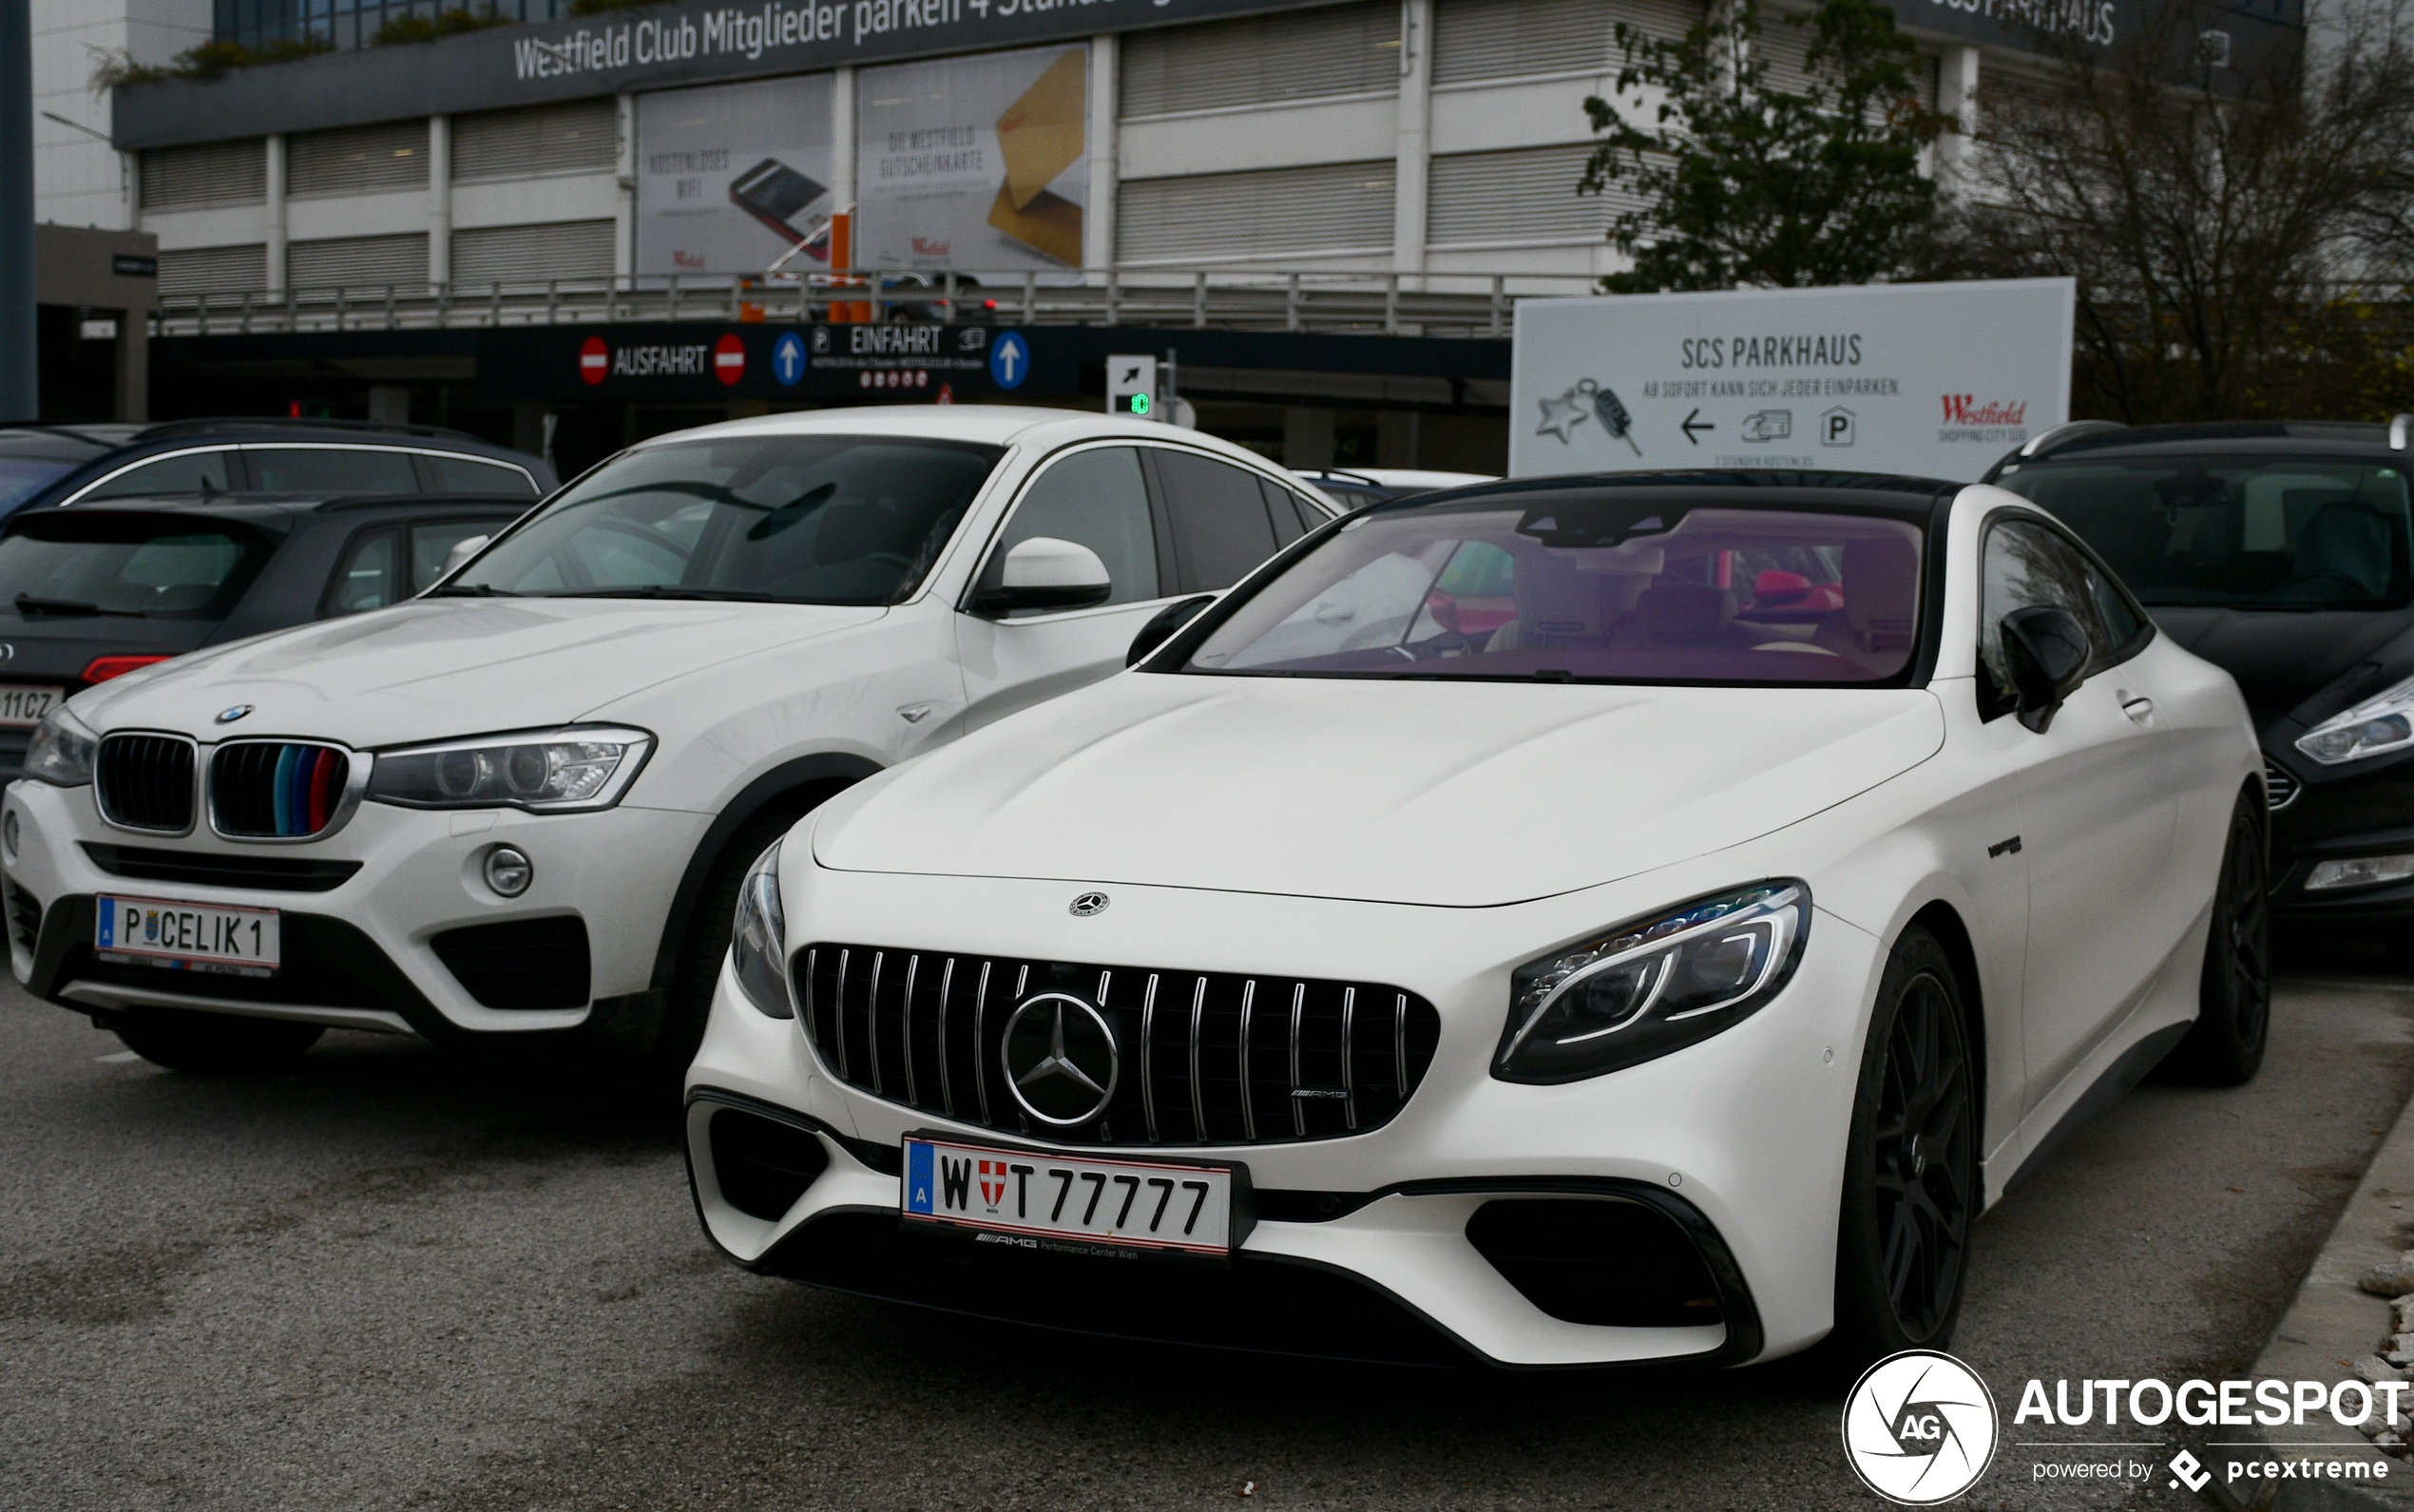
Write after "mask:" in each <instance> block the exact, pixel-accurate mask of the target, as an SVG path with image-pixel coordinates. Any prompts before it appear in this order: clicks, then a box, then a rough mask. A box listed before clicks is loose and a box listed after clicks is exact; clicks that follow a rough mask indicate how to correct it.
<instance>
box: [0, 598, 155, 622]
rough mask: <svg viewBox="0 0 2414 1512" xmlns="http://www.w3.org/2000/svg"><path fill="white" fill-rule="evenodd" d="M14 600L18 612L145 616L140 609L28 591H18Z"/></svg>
mask: <svg viewBox="0 0 2414 1512" xmlns="http://www.w3.org/2000/svg"><path fill="white" fill-rule="evenodd" d="M16 602H17V612H18V613H19V614H57V615H89V614H105V615H111V616H114V617H116V618H118V619H123V620H141V619H145V618H147V616H145V615H144V613H143V611H142V610H140V609H104V608H102V607H101V606H100V605H99V604H97V603H85V602H84V601H82V600H80V599H37V598H35V597H34V596H33V595H32V594H30V593H20V594H18V595H17V601H16Z"/></svg>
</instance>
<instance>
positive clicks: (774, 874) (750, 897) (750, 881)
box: [729, 840, 796, 1019]
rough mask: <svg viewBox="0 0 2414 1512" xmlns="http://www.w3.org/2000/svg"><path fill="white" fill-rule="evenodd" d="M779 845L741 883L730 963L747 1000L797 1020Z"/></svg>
mask: <svg viewBox="0 0 2414 1512" xmlns="http://www.w3.org/2000/svg"><path fill="white" fill-rule="evenodd" d="M779 847H780V842H779V841H777V840H774V841H773V842H772V843H771V849H770V850H768V851H765V852H763V853H762V854H760V855H758V856H757V857H755V864H754V865H753V866H750V867H748V868H747V869H746V880H745V881H743V882H741V883H739V884H738V920H737V927H736V928H734V929H732V930H731V931H730V936H729V964H730V967H731V969H732V970H734V971H735V972H737V974H738V986H739V987H740V988H741V989H742V990H743V991H744V992H745V994H746V1001H747V1002H749V1003H752V1004H753V1005H755V1006H756V1007H757V1008H760V1009H761V1010H762V1011H763V1012H764V1013H766V1014H768V1015H770V1016H771V1017H772V1018H775V1019H793V1018H795V1016H796V1008H795V1004H794V1003H792V1002H790V1001H789V997H788V972H787V968H786V962H787V959H788V916H787V914H786V913H785V912H784V911H782V909H780V907H779Z"/></svg>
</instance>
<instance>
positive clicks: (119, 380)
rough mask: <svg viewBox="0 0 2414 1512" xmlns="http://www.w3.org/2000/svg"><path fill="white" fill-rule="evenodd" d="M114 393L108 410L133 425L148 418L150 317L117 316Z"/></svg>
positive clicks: (129, 313)
mask: <svg viewBox="0 0 2414 1512" xmlns="http://www.w3.org/2000/svg"><path fill="white" fill-rule="evenodd" d="M115 360H116V367H117V373H116V384H115V389H116V392H115V394H114V395H113V402H112V404H111V409H112V411H114V412H115V414H116V416H117V418H118V419H120V420H124V421H130V422H133V423H135V424H141V423H142V422H144V421H145V420H148V419H149V418H150V417H151V313H150V312H149V311H147V310H120V311H119V312H118V313H117V352H116V354H115Z"/></svg>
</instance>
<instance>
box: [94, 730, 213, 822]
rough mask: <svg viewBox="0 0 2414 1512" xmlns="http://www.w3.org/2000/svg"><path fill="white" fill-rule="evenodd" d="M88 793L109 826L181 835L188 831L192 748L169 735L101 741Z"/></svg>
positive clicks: (191, 788) (191, 820) (191, 799)
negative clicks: (90, 792)
mask: <svg viewBox="0 0 2414 1512" xmlns="http://www.w3.org/2000/svg"><path fill="white" fill-rule="evenodd" d="M92 790H93V794H94V796H95V798H96V799H97V800H98V801H99V803H100V805H101V816H102V817H103V818H105V819H107V820H108V821H109V822H110V823H111V824H114V825H117V826H118V827H119V828H121V829H126V830H150V831H153V832H155V833H160V834H182V833H184V832H185V831H187V830H189V829H191V828H192V827H193V742H192V741H190V740H186V739H182V738H181V737H177V736H172V735H112V736H105V737H102V740H101V752H100V756H99V759H98V762H97V764H96V765H95V767H94V768H93V773H92Z"/></svg>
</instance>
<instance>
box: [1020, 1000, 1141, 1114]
mask: <svg viewBox="0 0 2414 1512" xmlns="http://www.w3.org/2000/svg"><path fill="white" fill-rule="evenodd" d="M998 1053H999V1056H1000V1059H1001V1060H1002V1061H1003V1062H1004V1063H1005V1066H1006V1089H1007V1090H1008V1091H1010V1092H1012V1093H1013V1094H1014V1101H1016V1102H1018V1103H1020V1104H1022V1107H1023V1111H1024V1112H1025V1113H1027V1114H1029V1115H1030V1116H1031V1117H1032V1118H1034V1119H1037V1120H1039V1121H1040V1122H1042V1123H1044V1124H1047V1125H1048V1126H1049V1127H1051V1128H1058V1129H1067V1128H1071V1127H1073V1126H1074V1125H1076V1124H1081V1123H1087V1122H1089V1121H1090V1120H1092V1119H1095V1118H1097V1117H1098V1116H1099V1115H1100V1114H1102V1113H1103V1112H1105V1111H1106V1106H1107V1104H1108V1103H1110V1102H1112V1101H1114V1100H1115V1087H1116V1084H1117V1083H1118V1082H1119V1081H1121V1080H1122V1060H1123V1058H1122V1053H1121V1050H1120V1049H1119V1048H1118V1047H1117V1045H1116V1043H1115V1031H1114V1029H1113V1027H1112V1026H1110V1025H1109V1024H1107V1022H1106V1015H1104V1014H1102V1013H1101V1012H1100V1011H1099V1010H1098V1009H1097V1008H1096V1007H1094V1006H1092V1005H1089V1004H1087V1003H1084V1002H1082V1000H1081V999H1080V998H1077V997H1074V996H1072V995H1071V994H1069V993H1064V992H1041V993H1036V994H1034V995H1033V996H1031V997H1028V998H1025V999H1024V1000H1023V1003H1022V1005H1020V1006H1018V1007H1017V1008H1015V1010H1014V1013H1013V1016H1012V1017H1011V1018H1008V1019H1007V1020H1006V1038H1005V1042H1004V1043H1002V1044H1001V1045H1000V1046H999V1052H998Z"/></svg>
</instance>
